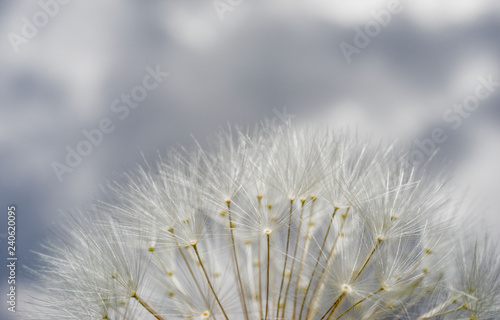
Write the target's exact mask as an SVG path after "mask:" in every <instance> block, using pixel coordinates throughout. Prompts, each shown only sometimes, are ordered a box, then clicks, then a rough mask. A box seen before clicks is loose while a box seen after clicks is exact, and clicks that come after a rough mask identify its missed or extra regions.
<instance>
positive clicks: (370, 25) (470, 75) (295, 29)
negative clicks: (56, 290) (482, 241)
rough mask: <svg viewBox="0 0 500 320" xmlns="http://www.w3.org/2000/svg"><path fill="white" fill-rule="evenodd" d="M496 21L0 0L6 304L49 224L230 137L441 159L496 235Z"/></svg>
mask: <svg viewBox="0 0 500 320" xmlns="http://www.w3.org/2000/svg"><path fill="white" fill-rule="evenodd" d="M499 18H500V2H498V1H496V0H464V1H452V0H418V1H417V0H415V1H394V0H380V1H379V0H356V1H352V0H349V1H348V0H345V1H343V0H338V1H326V0H322V1H319V0H309V1H303V2H300V3H291V2H290V1H282V0H275V1H259V0H252V1H250V0H220V1H219V0H216V1H195V0H192V1H154V0H151V1H147V2H145V1H130V0H121V1H117V0H107V1H97V0H85V1H82V0H73V1H69V0H64V1H63V0H59V1H56V0H41V1H8V0H1V1H0V35H1V37H0V39H1V41H0V107H1V116H0V199H1V201H0V203H1V205H2V207H1V211H2V213H1V217H3V218H2V219H0V220H1V221H0V228H1V229H0V243H1V248H2V249H1V250H2V254H1V256H2V257H3V259H4V261H7V260H6V258H7V238H6V232H7V206H8V205H16V208H17V210H16V212H17V228H18V229H17V257H18V259H19V260H18V268H17V284H18V287H17V288H18V289H17V290H18V291H17V294H18V299H21V297H20V296H22V294H23V291H24V290H27V289H29V287H30V285H31V284H32V283H31V281H32V280H31V278H30V277H28V276H27V272H26V270H25V269H24V268H23V266H29V267H33V268H36V261H35V260H34V257H35V256H34V254H33V253H32V250H34V251H36V250H39V249H40V245H41V243H43V241H46V240H47V239H50V236H51V234H50V232H49V230H50V228H51V227H53V226H54V225H57V223H58V222H59V221H58V219H61V218H60V216H59V215H58V214H57V213H58V211H60V210H62V211H68V210H71V209H74V208H77V207H79V206H81V205H82V204H84V203H85V202H86V201H88V200H89V199H93V198H99V197H100V186H101V185H102V184H103V183H104V182H105V181H106V180H119V179H120V178H121V176H122V174H123V172H124V171H128V170H132V169H133V168H134V166H135V165H136V164H137V163H141V162H142V158H143V156H142V154H144V157H145V158H146V159H153V158H154V157H155V156H156V152H157V151H160V152H161V153H165V152H166V151H167V150H168V148H171V147H175V146H177V145H183V146H187V147H189V146H192V145H193V138H192V136H194V137H195V138H197V139H199V140H201V141H204V139H205V137H207V136H208V137H210V136H212V135H214V134H215V133H216V131H217V130H218V128H219V127H220V126H223V127H224V126H227V124H228V123H231V124H239V125H243V126H246V125H254V124H256V123H257V122H259V121H261V120H263V119H266V118H267V119H270V120H271V121H272V122H273V123H275V124H276V125H279V124H280V123H283V122H284V121H286V120H287V119H289V120H290V121H292V122H296V123H298V124H303V123H309V124H310V125H312V126H320V125H321V126H325V125H328V126H330V127H333V128H337V127H345V126H353V127H358V128H359V129H360V130H362V131H366V132H372V133H373V134H374V135H380V136H384V137H389V138H391V139H392V138H395V139H400V140H402V141H404V142H407V143H413V145H414V149H413V150H414V152H413V153H412V157H414V159H415V161H416V162H419V161H424V160H425V159H426V158H428V156H429V155H430V154H431V153H432V152H433V151H434V150H436V149H438V148H439V149H440V150H441V151H442V154H443V155H445V156H446V158H447V160H448V161H449V165H448V167H449V169H452V170H453V171H454V172H455V175H456V176H457V181H459V183H463V184H464V185H466V186H468V187H470V188H471V190H474V192H475V194H478V197H480V201H481V205H483V206H485V207H489V208H493V210H490V211H482V210H471V212H470V215H471V216H473V217H474V219H477V220H482V221H486V224H487V225H488V226H490V227H491V229H492V232H493V234H495V235H498V231H496V230H498V223H499V222H500V209H498V208H500V197H499V195H500V168H499V164H500V106H499V103H500V68H499V67H500V19H499ZM1 264H2V265H3V264H4V263H3V262H2V263H1ZM7 272H8V269H7V268H6V267H2V268H0V276H1V278H0V290H1V292H2V295H1V296H2V297H4V298H2V299H5V297H6V296H5V294H7V277H8V275H7ZM18 307H19V308H23V306H22V305H18ZM24 307H25V308H29V305H25V306H24ZM6 309H7V305H6V303H2V308H0V318H2V319H11V314H10V313H8V312H7V311H6ZM14 318H16V317H15V316H14V317H12V319H14Z"/></svg>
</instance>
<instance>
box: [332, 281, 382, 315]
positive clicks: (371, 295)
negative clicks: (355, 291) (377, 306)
mask: <svg viewBox="0 0 500 320" xmlns="http://www.w3.org/2000/svg"><path fill="white" fill-rule="evenodd" d="M383 290H384V288H380V289H378V290H377V291H374V292H372V293H370V294H369V295H367V296H366V297H364V298H363V299H361V300H359V301H358V302H356V303H355V304H353V305H352V306H350V307H349V308H348V309H347V310H346V311H344V312H343V313H342V314H341V315H340V316H338V317H337V318H335V320H338V319H340V318H341V317H342V316H343V315H345V314H346V313H348V312H349V311H351V310H352V309H354V308H355V307H356V306H357V305H359V304H360V303H362V302H363V301H365V300H367V299H370V298H371V297H373V296H374V295H376V294H377V293H379V292H380V291H383Z"/></svg>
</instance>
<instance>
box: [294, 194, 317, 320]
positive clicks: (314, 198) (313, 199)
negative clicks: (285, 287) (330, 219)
mask: <svg viewBox="0 0 500 320" xmlns="http://www.w3.org/2000/svg"><path fill="white" fill-rule="evenodd" d="M316 199H317V198H316V197H311V210H310V211H309V223H308V225H307V231H306V240H305V244H304V249H303V250H302V257H301V258H300V265H299V272H298V273H297V284H296V285H295V295H294V299H293V310H292V319H295V310H296V309H297V298H298V294H299V288H300V278H301V275H302V270H303V269H304V261H305V259H306V255H307V253H308V252H309V244H310V243H311V228H312V226H313V222H312V216H313V212H314V204H315V202H316Z"/></svg>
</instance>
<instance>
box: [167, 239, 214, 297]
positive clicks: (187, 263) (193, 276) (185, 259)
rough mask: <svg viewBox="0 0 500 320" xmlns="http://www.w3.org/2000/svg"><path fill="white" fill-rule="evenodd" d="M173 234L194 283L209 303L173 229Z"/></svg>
mask: <svg viewBox="0 0 500 320" xmlns="http://www.w3.org/2000/svg"><path fill="white" fill-rule="evenodd" d="M171 233H172V235H173V236H174V240H175V244H176V245H177V249H178V250H179V252H180V254H181V257H182V259H183V260H184V263H185V264H186V266H187V268H188V271H189V274H190V275H191V277H192V278H193V281H194V283H195V284H196V287H197V288H198V291H200V295H201V296H202V297H203V300H204V301H205V304H207V305H208V301H207V298H206V297H205V294H204V293H203V290H202V289H201V286H200V284H199V283H198V280H196V276H195V275H194V272H193V269H192V268H191V266H190V264H189V261H188V259H187V258H186V255H185V254H184V252H183V251H182V248H181V247H180V246H179V243H178V242H177V237H175V234H174V231H173V230H172V231H171Z"/></svg>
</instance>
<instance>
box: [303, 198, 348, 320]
mask: <svg viewBox="0 0 500 320" xmlns="http://www.w3.org/2000/svg"><path fill="white" fill-rule="evenodd" d="M349 209H350V207H349V208H347V210H346V211H345V213H344V214H343V215H342V220H341V223H340V228H339V231H338V232H337V236H336V237H335V240H334V241H333V244H332V247H331V248H330V253H329V254H328V257H327V259H326V262H325V264H324V266H323V268H322V270H321V274H320V276H319V278H318V280H317V281H316V286H315V287H314V290H313V293H312V294H311V299H310V300H309V305H308V307H307V312H306V319H309V315H310V312H311V311H312V309H311V307H314V305H315V304H316V300H317V299H318V298H319V296H321V292H322V290H323V288H324V283H322V282H321V280H322V279H323V277H324V275H325V271H326V270H327V268H328V266H329V264H330V263H331V260H332V257H333V253H334V252H335V247H336V246H337V242H338V240H339V238H340V236H341V235H342V232H343V230H344V224H345V221H346V218H347V214H348V213H349ZM312 280H313V279H312V278H311V281H312ZM318 292H319V294H318ZM305 298H307V297H305ZM305 302H306V299H304V300H303V301H302V306H301V310H300V316H299V319H300V317H301V316H302V311H303V308H304V306H305Z"/></svg>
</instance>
